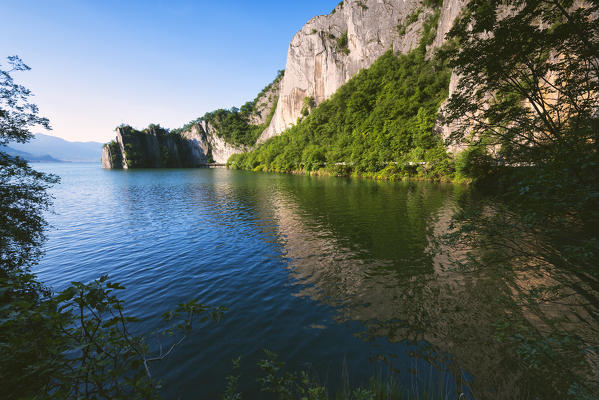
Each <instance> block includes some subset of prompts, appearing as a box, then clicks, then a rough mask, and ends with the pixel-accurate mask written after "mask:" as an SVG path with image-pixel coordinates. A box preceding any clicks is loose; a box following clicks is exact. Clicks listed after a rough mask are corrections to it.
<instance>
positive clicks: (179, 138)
mask: <svg viewBox="0 0 599 400" xmlns="http://www.w3.org/2000/svg"><path fill="white" fill-rule="evenodd" d="M242 151H247V148H245V147H242V146H233V145H230V144H228V143H226V142H225V141H224V140H223V139H222V138H220V137H219V136H218V134H216V133H214V132H213V131H212V127H211V126H210V124H208V123H206V122H205V121H201V122H199V123H197V124H194V125H193V126H192V127H191V128H190V129H189V130H185V131H183V132H180V133H178V132H175V133H170V132H168V131H167V130H165V129H162V128H160V127H159V126H156V125H151V126H150V127H148V128H147V129H144V130H143V131H137V130H135V129H133V128H131V127H129V126H122V127H119V128H117V129H116V139H115V140H114V141H112V142H110V143H108V144H106V145H104V148H103V150H102V167H103V168H114V169H118V168H123V169H128V168H188V167H202V166H206V165H210V164H214V163H216V164H223V163H225V162H226V161H227V159H228V158H229V157H230V156H231V155H232V154H235V153H239V152H242Z"/></svg>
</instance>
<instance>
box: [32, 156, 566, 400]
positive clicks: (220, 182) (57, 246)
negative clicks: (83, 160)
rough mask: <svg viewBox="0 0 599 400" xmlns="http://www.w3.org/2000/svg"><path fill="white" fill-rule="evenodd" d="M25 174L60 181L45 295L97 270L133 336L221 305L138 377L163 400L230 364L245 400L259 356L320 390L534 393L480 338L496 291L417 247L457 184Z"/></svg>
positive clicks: (504, 295) (179, 174)
mask: <svg viewBox="0 0 599 400" xmlns="http://www.w3.org/2000/svg"><path fill="white" fill-rule="evenodd" d="M34 166H35V168H36V169H38V170H42V171H46V172H52V173H55V174H57V175H59V176H60V177H61V183H60V184H59V185H56V186H55V187H54V188H53V189H52V194H53V195H54V197H55V201H54V209H53V211H54V212H53V213H50V214H49V215H48V217H47V218H48V221H49V222H50V224H51V225H52V228H51V230H50V231H49V234H48V241H47V243H46V246H45V249H46V254H45V256H44V257H43V259H42V261H41V262H40V264H39V265H38V266H37V267H36V268H35V272H36V273H37V275H38V277H39V278H40V280H41V281H42V282H44V283H46V284H48V285H50V286H51V287H53V288H54V289H56V290H60V289H61V288H64V287H65V286H66V285H68V284H69V282H71V281H84V282H88V281H91V280H93V279H95V278H98V277H99V276H100V275H104V274H108V275H109V276H110V278H111V280H112V281H116V282H120V283H121V284H123V285H124V286H125V287H126V288H127V290H125V291H123V292H122V294H121V298H122V299H123V300H125V304H126V309H127V312H128V314H129V315H132V316H136V317H138V318H140V320H141V322H140V324H139V325H138V326H137V327H136V330H137V331H138V332H149V331H151V330H153V329H155V328H157V327H159V326H160V315H161V314H162V313H163V312H165V311H168V310H172V309H174V308H175V307H176V305H177V304H178V303H179V302H183V301H186V300H190V299H198V300H199V301H200V302H202V303H208V304H211V305H223V306H226V307H227V308H228V311H227V312H226V314H225V317H224V319H223V320H222V321H220V322H218V323H208V324H206V325H198V326H197V327H196V328H194V331H193V333H192V334H191V335H190V336H189V337H188V338H187V339H186V340H185V341H184V342H182V344H181V345H180V346H179V347H178V348H177V349H176V351H175V352H174V353H173V354H172V355H171V356H170V357H169V358H167V359H166V360H164V361H161V362H160V363H157V364H153V365H152V368H153V375H154V376H155V377H157V378H159V379H161V380H162V381H163V386H164V395H165V397H166V398H171V399H177V398H182V399H195V398H218V396H219V395H220V394H222V393H223V392H224V390H225V386H226V380H225V377H226V376H227V375H229V374H230V373H231V372H232V360H233V359H235V358H237V357H239V356H241V365H242V374H243V375H242V379H241V389H242V390H243V392H244V398H254V397H257V396H258V394H259V385H258V384H257V383H256V379H257V378H258V377H259V376H260V370H259V368H258V367H257V366H256V362H257V361H258V360H260V359H262V358H264V349H268V350H271V351H274V352H276V353H278V354H279V358H280V360H282V361H284V362H285V363H286V364H287V367H288V368H289V370H290V371H299V370H305V369H309V370H310V371H311V373H312V374H313V375H314V376H315V377H316V378H317V380H318V381H319V382H320V383H324V384H327V386H329V387H330V388H331V390H340V388H342V387H343V383H344V381H349V383H350V385H351V386H357V385H366V384H368V382H369V378H370V377H372V376H378V377H381V379H392V380H393V381H394V382H395V383H396V384H397V385H398V386H400V387H402V388H405V389H406V390H413V391H421V388H430V387H435V388H436V389H435V390H436V391H437V392H438V393H443V394H446V397H447V398H457V395H456V392H464V393H465V394H466V396H468V397H470V396H471V395H472V392H471V389H472V388H475V389H477V390H478V393H482V392H481V390H483V389H480V388H483V387H484V388H487V389H488V390H490V391H491V392H493V391H497V390H505V389H500V388H504V387H509V386H510V385H513V382H522V381H525V382H527V385H530V386H531V388H534V387H539V384H541V383H542V382H540V381H538V380H530V379H528V380H526V376H527V374H528V372H527V370H526V369H525V367H524V366H523V364H521V363H519V361H520V360H521V358H518V357H517V354H516V353H514V354H512V353H513V351H512V350H513V348H512V347H509V349H507V348H506V346H507V345H504V344H503V343H502V342H501V341H500V340H496V339H497V337H496V332H497V321H498V320H501V318H500V317H501V316H502V315H507V314H510V315H511V314H512V313H513V304H511V303H510V300H509V298H510V295H509V293H510V292H509V287H508V286H506V283H505V280H503V279H498V278H497V279H496V278H494V277H493V276H491V275H488V276H484V277H481V276H473V275H467V274H463V273H460V272H457V271H455V269H452V268H451V265H450V263H449V262H448V260H447V259H446V258H445V257H444V256H442V255H439V254H437V253H435V252H434V251H433V250H434V246H433V238H435V237H438V236H439V235H442V234H443V233H445V232H446V231H447V229H448V226H449V222H450V218H451V216H452V214H453V212H454V211H455V210H456V209H457V208H458V206H459V200H460V199H461V198H464V197H465V196H466V197H467V196H469V195H470V194H471V193H470V191H471V189H469V188H467V187H465V186H460V185H452V184H439V183H422V182H418V183H414V182H412V183H405V182H400V183H393V182H376V181H371V180H358V179H345V178H333V177H308V176H293V175H283V174H267V173H251V172H241V171H232V170H227V169H172V170H168V169H164V170H135V171H126V170H125V171H123V170H102V169H101V168H100V166H99V165H97V164H67V163H64V164H34ZM508 303H509V304H508ZM564 312H565V311H564ZM522 314H523V315H524V314H525V312H524V311H522ZM523 321H528V322H527V323H528V324H530V325H533V326H534V322H531V321H532V320H531V319H530V318H526V317H523ZM506 343H507V341H506ZM510 346H512V345H510ZM561 368H562V369H564V368H563V366H561ZM556 376H558V375H556ZM504 378H506V379H504ZM512 378H513V379H514V381H510V379H512ZM551 379H552V380H553V379H555V378H554V377H552V378H551ZM504 381H505V382H504ZM506 382H507V383H506ZM519 384H520V383H519ZM489 388H491V389H489ZM472 390H474V389H472ZM531 390H535V389H531ZM539 390H540V392H542V389H539ZM474 392H475V393H476V390H474ZM508 397H509V396H508Z"/></svg>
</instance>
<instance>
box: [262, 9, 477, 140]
mask: <svg viewBox="0 0 599 400" xmlns="http://www.w3.org/2000/svg"><path fill="white" fill-rule="evenodd" d="M465 2H466V1H465V0H445V1H444V2H443V4H442V9H441V15H440V19H439V25H438V29H437V35H436V38H435V40H434V42H433V45H432V47H431V49H432V48H434V47H438V46H440V45H442V44H443V42H444V37H445V34H446V33H447V32H448V31H449V29H451V26H452V25H453V21H454V20H455V18H456V17H457V15H458V14H459V12H460V11H461V9H462V7H463V5H464V4H465ZM432 13H433V10H431V9H430V8H427V7H425V6H423V4H422V3H421V2H420V1H419V0H362V1H355V0H346V1H344V2H343V3H340V4H339V5H338V6H337V7H336V8H335V10H334V12H332V13H331V14H329V15H323V16H318V17H315V18H312V19H311V20H310V21H308V23H306V25H304V26H303V27H302V29H301V30H300V31H299V32H298V33H296V34H295V36H294V37H293V39H292V40H291V43H290V45H289V50H288V54H287V64H286V69H285V76H284V77H283V80H282V82H281V91H280V95H279V100H278V102H277V108H276V111H275V114H274V117H273V119H272V121H271V123H270V125H269V126H268V128H267V129H266V130H265V131H264V132H263V133H262V135H261V136H260V138H259V139H258V143H261V142H264V141H266V140H267V139H269V138H271V137H273V136H276V135H278V134H280V133H281V132H283V131H284V130H285V129H287V128H288V127H289V126H291V125H293V124H295V123H296V122H297V120H298V118H300V116H301V111H302V107H303V105H304V99H305V98H306V97H308V98H312V99H313V100H314V103H315V104H316V105H318V104H320V103H321V102H322V101H324V100H326V99H328V98H329V97H330V96H331V95H332V94H333V93H335V92H336V91H337V89H339V87H341V86H342V85H343V84H344V83H346V82H347V81H348V80H349V79H351V78H352V77H353V76H354V75H355V74H356V73H357V72H359V71H360V70H361V69H363V68H367V67H369V66H370V65H372V63H373V62H374V61H375V60H376V59H377V58H379V57H380V56H381V55H382V54H383V53H384V52H386V51H387V50H389V49H390V48H391V47H393V49H394V51H395V52H396V53H407V52H409V51H410V50H412V49H414V48H416V47H417V46H418V45H419V43H420V39H421V36H422V26H423V23H424V22H425V20H426V18H427V17H428V16H429V15H430V14H432ZM401 27H405V29H403V32H402V29H401ZM345 35H346V38H347V39H346V43H347V44H346V45H343V44H344V36H345Z"/></svg>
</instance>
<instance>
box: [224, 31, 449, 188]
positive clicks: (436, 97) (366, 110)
mask: <svg viewBox="0 0 599 400" xmlns="http://www.w3.org/2000/svg"><path fill="white" fill-rule="evenodd" d="M431 25H432V24H431ZM429 30H433V29H429ZM425 44H426V43H424V42H423V45H422V46H421V47H419V48H418V49H416V50H414V51H412V52H411V53H409V54H406V55H401V56H399V57H397V56H396V55H395V54H393V52H392V51H388V52H387V53H385V54H384V55H383V56H381V57H380V58H379V59H378V60H377V61H376V62H375V63H374V64H373V65H372V66H371V67H370V68H368V69H365V70H362V71H361V72H360V73H358V74H357V75H356V76H355V77H354V78H352V79H351V80H350V81H349V82H347V83H346V84H345V85H343V86H342V87H341V88H339V90H338V91H337V92H336V93H335V94H334V95H333V96H332V97H331V98H330V99H329V100H326V101H324V102H323V103H322V104H320V105H319V106H318V107H317V108H315V109H314V110H312V111H311V113H310V115H309V116H307V117H306V118H305V119H303V120H301V121H299V123H298V124H297V125H296V126H293V127H291V128H290V129H288V130H287V131H285V132H284V133H283V134H282V135H280V136H277V137H274V138H272V139H270V140H268V141H267V142H266V143H264V144H263V145H262V146H260V147H258V148H257V149H256V150H254V151H252V152H249V153H244V154H239V155H234V156H232V157H231V158H230V159H229V165H230V166H231V167H233V168H239V169H251V170H257V171H278V172H291V171H315V170H319V169H321V168H324V169H326V170H327V171H328V172H330V173H333V174H341V175H348V174H352V173H353V174H358V175H377V176H380V177H387V178H399V177H403V176H408V175H420V176H424V177H430V178H439V177H442V176H445V175H447V174H449V173H451V166H450V162H449V158H448V156H447V154H446V152H445V147H444V145H443V142H442V140H441V138H440V136H439V135H438V134H437V133H435V132H434V131H433V127H434V124H435V120H436V118H437V110H438V108H439V106H440V104H441V102H443V100H444V99H445V98H446V97H447V94H448V86H449V77H450V70H449V69H448V68H447V65H446V63H445V61H444V60H443V59H442V58H440V57H434V58H432V59H431V60H426V59H425Z"/></svg>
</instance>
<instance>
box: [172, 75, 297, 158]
mask: <svg viewBox="0 0 599 400" xmlns="http://www.w3.org/2000/svg"><path fill="white" fill-rule="evenodd" d="M284 74H285V71H284V70H281V71H279V72H278V74H277V77H276V78H275V80H274V81H272V82H271V83H270V84H268V85H267V86H266V87H265V88H264V89H262V91H261V92H260V93H258V95H257V96H256V98H255V99H254V100H252V101H248V102H247V103H245V104H244V105H242V106H241V108H237V107H233V108H231V109H228V110H227V109H223V108H221V109H218V110H215V111H212V112H208V113H206V114H204V116H202V117H200V118H197V119H195V120H193V121H191V122H189V123H188V124H186V125H185V126H183V127H181V128H178V129H173V130H172V131H171V132H172V133H180V132H184V131H187V130H189V129H191V127H192V126H193V125H195V124H198V123H200V122H201V121H205V122H206V123H208V124H209V125H210V126H212V128H214V129H215V130H216V134H217V135H218V136H219V137H221V138H223V139H224V140H225V141H226V142H227V143H229V144H233V145H245V146H252V145H254V144H255V143H256V140H258V137H259V136H260V134H261V133H262V132H263V131H264V129H266V128H267V127H268V125H269V124H270V121H271V119H272V117H273V115H274V112H275V110H276V108H277V100H278V98H277V97H276V96H275V98H274V99H268V101H269V102H270V101H272V102H273V106H272V108H271V109H270V111H269V113H268V115H267V116H266V121H265V122H264V123H262V124H259V125H255V124H252V118H253V117H262V115H261V114H262V112H264V110H263V109H260V107H259V104H260V100H261V99H262V98H263V97H264V96H265V95H266V94H267V93H268V92H269V91H270V90H271V89H272V88H273V87H274V86H275V85H278V84H279V82H280V81H281V79H283V75H284Z"/></svg>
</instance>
